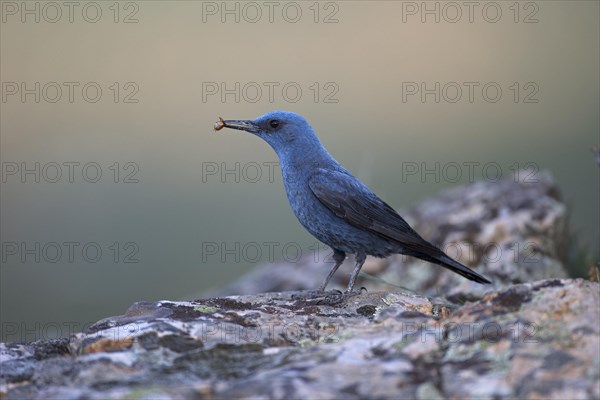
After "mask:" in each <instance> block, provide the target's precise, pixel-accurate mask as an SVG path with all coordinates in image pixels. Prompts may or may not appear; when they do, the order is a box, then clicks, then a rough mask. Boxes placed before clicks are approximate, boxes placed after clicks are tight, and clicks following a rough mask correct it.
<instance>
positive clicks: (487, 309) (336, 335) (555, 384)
mask: <svg viewBox="0 0 600 400" xmlns="http://www.w3.org/2000/svg"><path fill="white" fill-rule="evenodd" d="M599 289H600V287H599V285H598V283H593V282H590V281H585V280H582V279H577V280H569V279H554V280H542V281H537V282H532V283H525V284H518V285H515V286H512V287H510V288H509V289H506V290H501V291H491V292H488V293H487V294H485V295H484V296H483V297H482V298H481V299H480V300H478V301H476V302H469V303H465V304H463V305H456V304H451V303H449V302H445V301H441V300H432V299H429V298H426V297H420V296H416V295H410V294H405V293H401V292H376V293H362V294H360V295H357V296H352V297H347V298H343V299H339V301H338V302H332V301H330V300H331V299H327V298H315V299H312V298H305V297H304V294H303V293H296V294H295V295H294V294H293V293H289V292H286V293H267V294H260V295H247V296H230V297H223V298H213V299H207V300H197V301H192V302H171V301H161V302H140V303H136V304H134V305H133V306H132V307H131V308H130V309H129V310H127V312H126V313H125V314H124V315H122V316H119V317H114V318H108V319H105V320H102V321H99V322H98V323H97V324H95V325H94V326H92V327H91V329H90V330H89V332H87V333H81V334H77V335H75V336H74V337H71V338H68V339H63V340H54V341H40V342H34V343H28V344H2V345H0V357H1V363H2V364H1V366H2V368H1V372H0V379H1V389H0V390H1V391H2V397H8V398H40V399H113V398H114V399H155V398H175V399H178V398H182V399H183V398H194V399H196V398H206V399H208V398H227V399H230V398H275V399H299V398H311V399H312V398H322V399H335V398H341V397H343V398H418V399H436V398H440V399H441V398H465V397H477V398H500V399H501V398H557V399H558V398H561V399H566V398H568V399H583V398H590V399H593V398H596V399H597V398H600V358H599V357H598V355H599V354H600V345H599V340H600V339H599V338H600V325H599V323H598V322H599V320H598V315H599V313H600V307H599V304H600V301H599V300H600V298H599V297H600V296H599V293H600V290H599ZM332 297H333V298H336V297H337V296H336V295H335V294H332Z"/></svg>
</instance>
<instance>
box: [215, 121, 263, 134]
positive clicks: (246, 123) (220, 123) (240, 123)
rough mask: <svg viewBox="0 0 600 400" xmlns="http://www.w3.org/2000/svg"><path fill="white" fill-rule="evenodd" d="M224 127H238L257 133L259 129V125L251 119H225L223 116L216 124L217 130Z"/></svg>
mask: <svg viewBox="0 0 600 400" xmlns="http://www.w3.org/2000/svg"><path fill="white" fill-rule="evenodd" d="M223 128H231V129H238V130H240V131H246V132H252V133H256V132H258V131H259V127H258V125H256V124H255V123H254V122H252V121H249V120H235V119H229V120H224V119H223V118H219V121H218V122H217V123H216V124H215V128H214V129H215V130H216V131H220V130H221V129H223Z"/></svg>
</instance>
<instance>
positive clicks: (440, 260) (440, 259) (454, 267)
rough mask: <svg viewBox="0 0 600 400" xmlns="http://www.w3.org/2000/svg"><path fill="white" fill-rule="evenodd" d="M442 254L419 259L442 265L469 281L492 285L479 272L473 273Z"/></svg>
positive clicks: (423, 256)
mask: <svg viewBox="0 0 600 400" xmlns="http://www.w3.org/2000/svg"><path fill="white" fill-rule="evenodd" d="M439 252H440V254H436V255H429V254H427V255H425V254H422V255H419V256H418V257H419V258H422V259H423V260H425V261H429V262H431V263H434V264H437V265H441V266H442V267H444V268H448V269H449V270H450V271H453V272H456V273H457V274H459V275H462V276H464V277H465V278H467V279H470V280H472V281H475V282H477V283H485V284H488V283H492V282H491V281H490V280H489V279H487V278H485V277H483V276H482V275H479V274H478V273H477V272H475V271H473V270H472V269H471V268H469V267H466V266H464V265H462V264H461V263H459V262H458V261H456V260H453V259H451V258H450V257H448V256H447V255H446V254H444V253H443V252H442V251H441V250H439Z"/></svg>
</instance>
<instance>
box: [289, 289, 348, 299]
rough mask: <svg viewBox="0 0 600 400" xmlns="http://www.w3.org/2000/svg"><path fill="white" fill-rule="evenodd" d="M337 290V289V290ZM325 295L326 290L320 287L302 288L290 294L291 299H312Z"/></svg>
mask: <svg viewBox="0 0 600 400" xmlns="http://www.w3.org/2000/svg"><path fill="white" fill-rule="evenodd" d="M338 292H339V290H338ZM325 295H327V292H325V291H324V290H321V289H317V290H303V291H301V292H297V293H294V294H293V295H292V300H314V299H320V298H322V297H323V296H325Z"/></svg>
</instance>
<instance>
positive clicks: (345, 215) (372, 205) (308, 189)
mask: <svg viewBox="0 0 600 400" xmlns="http://www.w3.org/2000/svg"><path fill="white" fill-rule="evenodd" d="M222 128H231V129H239V130H243V131H246V132H250V133H252V134H254V135H256V136H258V137H260V138H261V139H263V140H264V141H265V142H267V143H268V144H269V145H270V146H271V147H272V148H273V150H275V152H276V153H277V156H278V157H279V163H280V165H281V172H282V175H283V183H284V185H285V191H286V193H287V197H288V200H289V202H290V205H291V206H292V210H294V214H296V217H297V218H298V221H300V223H301V224H302V225H303V226H304V228H306V230H308V231H309V232H310V233H311V234H312V235H313V236H314V237H316V238H317V239H318V240H320V241H321V242H323V243H325V244H326V245H328V246H330V247H331V248H332V249H333V259H334V260H335V265H334V266H333V268H332V269H331V271H330V272H329V274H328V275H327V277H326V278H325V281H324V282H323V284H322V285H321V287H320V288H319V291H324V290H325V288H326V287H327V284H328V283H329V280H330V279H331V277H332V276H333V275H334V274H335V272H336V271H337V269H338V268H339V267H340V265H342V263H343V262H344V259H345V258H346V253H351V254H355V256H356V266H355V267H354V271H353V272H352V275H351V276H350V281H349V283H348V288H347V290H346V292H347V293H349V292H351V291H352V288H353V287H354V283H355V282H356V278H357V276H358V274H359V273H360V269H361V268H362V266H363V263H364V262H365V259H366V257H367V255H371V256H375V257H387V256H389V255H390V254H394V253H400V254H406V255H409V256H413V257H417V258H420V259H422V260H425V261H428V262H431V263H434V264H438V265H441V266H442V267H444V268H448V269H449V270H451V271H454V272H456V273H457V274H460V275H462V276H464V277H465V278H467V279H470V280H472V281H475V282H479V283H491V282H490V281H489V280H488V279H486V278H484V277H483V276H481V275H479V274H478V273H476V272H475V271H472V270H471V269H469V268H467V267H466V266H464V265H462V264H460V263H459V262H457V261H455V260H453V259H452V258H450V257H448V256H447V255H446V254H445V253H444V252H443V251H442V250H440V249H438V248H437V247H435V246H434V245H433V244H431V243H429V242H428V241H426V240H425V239H423V238H422V237H421V236H419V234H418V233H417V232H415V231H414V230H413V229H412V228H411V227H410V226H409V225H408V223H407V222H406V221H405V220H404V219H403V218H402V217H401V216H400V215H398V213H397V212H396V211H394V209H393V208H392V207H390V206H389V205H387V204H386V203H385V202H384V201H383V200H381V199H380V198H379V197H377V196H376V195H375V194H374V193H373V192H372V191H371V190H369V188H368V187H367V186H365V185H364V184H363V183H362V182H361V181H359V180H358V179H357V178H355V177H354V176H352V174H350V172H348V171H347V170H346V169H345V168H344V167H342V166H341V165H340V164H339V163H338V162H337V161H336V160H335V159H334V158H333V157H332V156H331V155H330V154H329V153H328V152H327V150H326V149H325V148H324V147H323V145H321V142H320V141H319V138H318V137H317V135H316V134H315V132H314V130H313V129H312V127H311V126H310V125H309V124H308V122H306V120H305V119H304V118H303V117H302V116H300V115H298V114H295V113H292V112H288V111H272V112H270V113H267V114H265V115H263V116H261V117H258V118H257V119H255V120H253V121H250V120H223V119H222V118H221V119H220V120H219V121H218V122H217V123H216V124H215V127H214V129H215V130H221V129H222Z"/></svg>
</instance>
